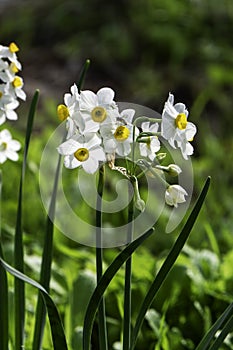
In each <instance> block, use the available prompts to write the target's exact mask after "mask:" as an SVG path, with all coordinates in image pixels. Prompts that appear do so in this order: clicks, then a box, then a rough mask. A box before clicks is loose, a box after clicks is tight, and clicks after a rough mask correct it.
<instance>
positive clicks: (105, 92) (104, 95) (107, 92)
mask: <svg viewBox="0 0 233 350" xmlns="http://www.w3.org/2000/svg"><path fill="white" fill-rule="evenodd" d="M114 95H115V92H114V91H113V90H112V89H110V88H107V87H105V88H102V89H100V90H99V91H98V92H97V97H98V103H99V105H108V104H111V103H112V102H113V99H114Z"/></svg>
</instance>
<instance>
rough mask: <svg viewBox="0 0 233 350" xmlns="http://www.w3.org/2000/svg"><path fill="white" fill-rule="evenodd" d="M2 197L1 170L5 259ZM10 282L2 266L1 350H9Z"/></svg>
mask: <svg viewBox="0 0 233 350" xmlns="http://www.w3.org/2000/svg"><path fill="white" fill-rule="evenodd" d="M1 197H2V172H1V170H0V258H2V259H4V257H3V250H2V243H1V241H2V237H1ZM8 334H9V319H8V282H7V275H6V271H5V270H4V268H3V267H2V266H1V265H0V349H2V350H8Z"/></svg>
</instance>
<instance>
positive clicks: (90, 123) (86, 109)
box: [80, 87, 118, 133]
mask: <svg viewBox="0 0 233 350" xmlns="http://www.w3.org/2000/svg"><path fill="white" fill-rule="evenodd" d="M114 95H115V92H114V91H113V90H112V89H110V88H107V87H105V88H102V89H100V90H99V91H98V92H97V93H96V94H95V93H94V92H92V91H90V90H84V91H81V93H80V112H81V115H82V117H83V122H84V123H83V125H80V131H81V132H83V133H85V132H96V131H98V130H99V129H100V128H101V126H102V125H104V124H105V123H111V122H114V121H115V119H116V113H117V112H118V107H117V105H116V103H115V102H114V100H113V99H114Z"/></svg>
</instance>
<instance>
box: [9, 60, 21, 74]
mask: <svg viewBox="0 0 233 350" xmlns="http://www.w3.org/2000/svg"><path fill="white" fill-rule="evenodd" d="M10 70H11V71H12V72H13V73H18V71H19V70H18V68H17V67H16V65H15V63H13V62H12V63H11V64H10Z"/></svg>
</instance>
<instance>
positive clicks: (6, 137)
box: [0, 129, 12, 143]
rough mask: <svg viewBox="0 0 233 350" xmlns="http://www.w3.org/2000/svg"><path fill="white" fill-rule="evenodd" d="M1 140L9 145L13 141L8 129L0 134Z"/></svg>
mask: <svg viewBox="0 0 233 350" xmlns="http://www.w3.org/2000/svg"><path fill="white" fill-rule="evenodd" d="M0 138H1V139H2V141H3V142H6V143H8V142H9V141H10V140H11V139H12V136H11V133H10V131H9V130H7V129H4V130H2V131H1V132H0Z"/></svg>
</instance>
